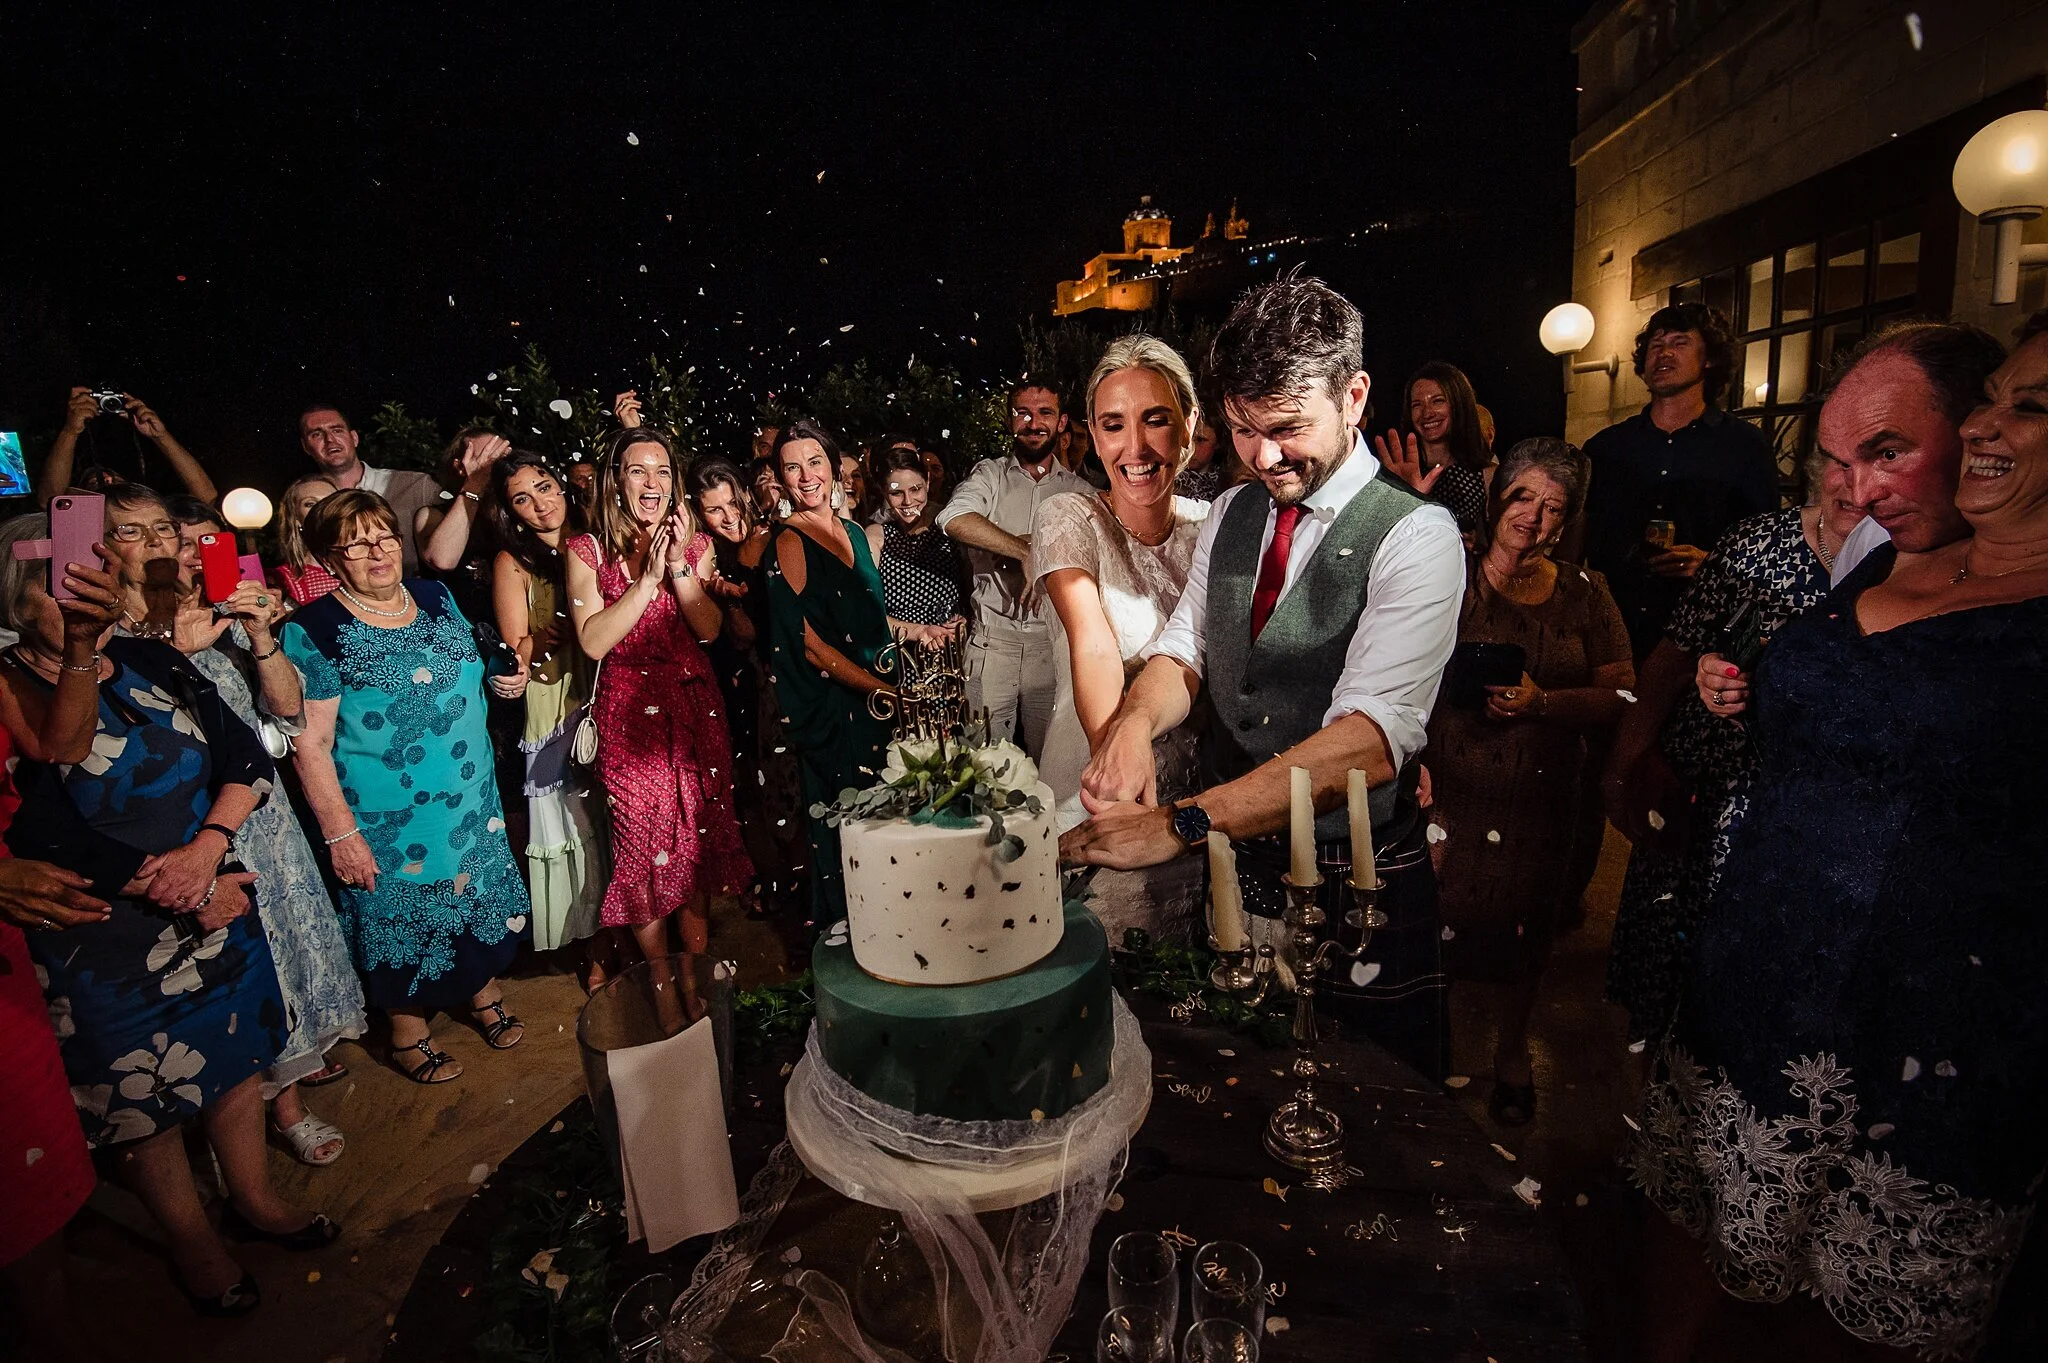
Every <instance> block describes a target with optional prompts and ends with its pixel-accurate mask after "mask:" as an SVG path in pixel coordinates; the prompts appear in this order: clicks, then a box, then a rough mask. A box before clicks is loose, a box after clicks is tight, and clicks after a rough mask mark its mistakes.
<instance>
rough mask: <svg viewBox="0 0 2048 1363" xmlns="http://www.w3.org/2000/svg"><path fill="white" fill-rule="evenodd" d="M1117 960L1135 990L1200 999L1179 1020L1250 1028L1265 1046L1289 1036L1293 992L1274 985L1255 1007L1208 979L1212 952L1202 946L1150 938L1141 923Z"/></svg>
mask: <svg viewBox="0 0 2048 1363" xmlns="http://www.w3.org/2000/svg"><path fill="white" fill-rule="evenodd" d="M1115 961H1116V966H1117V969H1118V971H1119V972H1120V974H1121V976H1122V978H1123V981H1124V986H1125V988H1127V989H1129V990H1131V991H1132V992H1134V993H1138V994H1149V995H1151V996H1152V997H1154V998H1161V999H1170V1000H1172V1001H1173V1002H1174V1003H1175V1004H1177V1005H1187V1004H1188V1003H1189V1002H1190V1001H1191V1000H1198V1001H1199V1003H1198V1004H1197V1006H1195V1007H1192V1008H1189V1009H1188V1010H1187V1012H1188V1015H1187V1016H1186V1017H1185V1018H1182V1019H1181V1020H1182V1021H1188V1022H1194V1021H1203V1022H1207V1023H1209V1024H1211V1025H1212V1026H1216V1027H1227V1028H1229V1029H1230V1030H1231V1031H1234V1032H1248V1033H1250V1034H1251V1035H1253V1036H1256V1037H1257V1038H1258V1039H1259V1040H1260V1041H1263V1042H1264V1043H1265V1044H1266V1045H1268V1046H1285V1045H1288V1044H1290V1043H1291V1042H1292V1040H1293V1037H1294V996H1293V995H1292V994H1283V993H1280V992H1279V991H1277V990H1276V991H1274V992H1273V993H1272V994H1270V995H1269V996H1268V997H1267V999H1266V1001H1265V1002H1264V1003H1263V1004H1261V1005H1260V1006H1259V1007H1257V1008H1252V1007H1250V1006H1249V1005H1247V1004H1245V1003H1244V1002H1243V1001H1242V1000H1239V999H1236V998H1233V997H1231V996H1230V995H1229V994H1226V993H1224V992H1223V991H1222V990H1220V989H1218V988H1216V987H1215V986H1214V985H1212V984H1210V983H1209V970H1210V967H1212V966H1214V965H1215V964H1216V953H1215V952H1213V951H1210V950H1208V949H1207V948H1205V947H1194V946H1180V945H1177V944H1175V943H1172V942H1154V941H1153V940H1152V935H1151V934H1150V933H1148V932H1146V931H1145V930H1144V929H1142V928H1130V929H1128V930H1127V931H1125V933H1124V941H1123V946H1122V947H1121V948H1120V949H1119V950H1118V951H1116V953H1115ZM1176 1016H1178V1013H1177V1014H1176Z"/></svg>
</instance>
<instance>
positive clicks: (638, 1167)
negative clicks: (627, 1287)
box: [605, 1017, 740, 1254]
mask: <svg viewBox="0 0 2048 1363" xmlns="http://www.w3.org/2000/svg"><path fill="white" fill-rule="evenodd" d="M605 1067H606V1070H607V1071H608V1072H609V1074H610V1075H611V1081H612V1098H613V1101H614V1102H615V1103H616V1104H617V1105H618V1110H619V1163H620V1165H621V1166H623V1169H624V1172H625V1181H626V1238H627V1239H629V1240H641V1239H644V1240H646V1241H647V1248H648V1250H649V1251H650V1252H652V1253H655V1254H659V1253H660V1252H661V1251H663V1250H665V1249H667V1248H669V1247H670V1246H671V1245H674V1244H676V1243H678V1242H679V1241H682V1240H687V1239H689V1238H690V1237H691V1236H693V1235H705V1234H709V1233H710V1232H712V1231H720V1230H724V1229H725V1228H726V1227H727V1226H730V1225H732V1224H733V1223H734V1222H735V1221H737V1220H739V1219H740V1195H739V1187H738V1185H737V1183H736V1182H735V1180H734V1179H733V1173H732V1145H731V1142H730V1141H729V1140H728V1138H727V1136H726V1130H725V1101H724V1098H723V1097H722V1096H721V1094H720V1092H719V1087H718V1047H717V1045H716V1044H715V1043H714V1042H713V1041H712V1038H711V1019H710V1018H708V1017H706V1018H700V1019H698V1021H697V1022H696V1023H694V1024H692V1025H691V1026H689V1027H687V1028H685V1029H683V1030H682V1031H681V1032H678V1033H677V1034H676V1035H674V1036H672V1037H669V1038H667V1039H666V1040H663V1041H654V1042H650V1043H648V1044H647V1045H645V1046H628V1047H625V1048H624V1049H622V1050H616V1051H612V1052H610V1053H609V1054H607V1055H606V1056H605Z"/></svg>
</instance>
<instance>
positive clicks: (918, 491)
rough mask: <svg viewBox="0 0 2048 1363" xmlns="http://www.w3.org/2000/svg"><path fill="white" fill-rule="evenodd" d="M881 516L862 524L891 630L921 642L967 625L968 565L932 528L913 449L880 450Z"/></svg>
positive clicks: (949, 539) (926, 487) (940, 640)
mask: <svg viewBox="0 0 2048 1363" xmlns="http://www.w3.org/2000/svg"><path fill="white" fill-rule="evenodd" d="M880 478H881V483H882V516H883V520H882V521H881V523H880V524H877V525H870V526H869V527H868V528H867V536H868V557H869V558H871V559H873V560H874V562H875V565H876V567H877V569H878V570H879V571H880V573H881V576H882V604H883V606H884V607H885V608H886V609H887V610H888V612H889V628H890V630H891V631H892V632H894V633H896V634H899V635H902V634H907V635H909V636H910V637H912V638H914V639H916V640H918V641H919V642H920V643H925V644H938V643H944V642H945V641H946V640H948V639H952V638H955V637H957V636H959V635H962V634H964V633H965V632H966V630H967V600H968V591H969V585H968V583H969V579H968V575H967V564H966V561H965V560H964V559H962V558H961V557H960V550H959V548H958V547H957V546H956V545H955V544H954V543H953V537H952V536H951V535H946V534H941V533H939V532H937V531H936V530H935V529H934V528H933V525H932V518H931V516H930V515H929V514H928V513H929V508H928V507H927V505H926V502H927V499H928V494H929V491H930V488H929V484H928V483H927V482H926V480H925V473H924V456H923V455H921V454H919V453H918V452H917V450H916V449H915V448H911V449H900V448H897V449H888V450H884V451H883V452H882V469H881V474H880Z"/></svg>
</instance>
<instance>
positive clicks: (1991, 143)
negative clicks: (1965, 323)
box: [1951, 109, 2048, 304]
mask: <svg viewBox="0 0 2048 1363" xmlns="http://www.w3.org/2000/svg"><path fill="white" fill-rule="evenodd" d="M1951 183H1952V184H1953V185H1954V188H1955V194H1956V202H1958V203H1960V204H1961V205H1962V206H1963V211H1964V212H1966V213H1973V214H1975V215H1976V217H1977V220H1978V221H1979V222H1985V223H1990V224H1992V225H1993V227H1994V229H1995V231H1996V233H1997V244H1996V258H1995V260H1994V262H1993V266H1992V275H1991V301H1992V302H1993V303H1994V304H2002V303H2017V302H2018V301H2019V297H2020V263H2021V254H2022V252H2021V247H2020V234H2021V232H2022V231H2023V230H2024V228H2025V225H2026V223H2027V221H2028V219H2030V218H2038V217H2040V216H2041V212H2042V210H2043V208H2044V207H2048V109H2027V110H2023V111H2022V112H2020V113H2016V114H2007V115H2006V116H2005V117H2004V118H2000V119H1994V120H1993V121H1991V122H1990V123H1987V124H1985V125H1984V126H1983V127H1982V128H1979V129H1978V130H1977V135H1976V136H1975V137H1972V138H1971V139H1970V140H1969V141H1968V142H1966V143H1964V144H1963V149H1962V151H1961V152H1960V153H1959V154H1958V155H1957V156H1956V168H1955V175H1954V178H1953V180H1952V181H1951Z"/></svg>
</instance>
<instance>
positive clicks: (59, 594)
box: [50, 492, 107, 601]
mask: <svg viewBox="0 0 2048 1363" xmlns="http://www.w3.org/2000/svg"><path fill="white" fill-rule="evenodd" d="M106 534H107V499H106V498H105V497H102V496H101V495H100V494H99V493H97V492H67V493H65V494H64V495H63V496H61V497H52V498H51V499H50V595H51V596H53V597H55V598H56V599H57V600H59V601H75V600H77V599H78V598H77V596H76V594H75V593H73V592H72V591H71V590H69V589H68V588H67V587H65V585H64V565H65V564H67V563H76V564H78V565H79V566H80V567H81V568H99V567H101V566H103V565H102V564H101V563H100V560H99V555H97V554H95V553H93V551H92V547H93V546H94V545H95V544H98V543H99V542H100V541H101V540H102V539H105V538H106Z"/></svg>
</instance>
